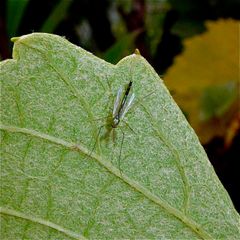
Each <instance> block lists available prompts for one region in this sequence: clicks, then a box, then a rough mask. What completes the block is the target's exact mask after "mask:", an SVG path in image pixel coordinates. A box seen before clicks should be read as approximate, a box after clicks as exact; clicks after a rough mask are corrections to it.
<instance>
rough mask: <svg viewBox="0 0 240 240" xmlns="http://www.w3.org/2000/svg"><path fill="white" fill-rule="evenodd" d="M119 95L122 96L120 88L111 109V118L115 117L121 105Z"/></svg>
mask: <svg viewBox="0 0 240 240" xmlns="http://www.w3.org/2000/svg"><path fill="white" fill-rule="evenodd" d="M121 95H122V88H121V87H120V88H119V89H118V92H117V97H116V100H115V103H114V107H113V117H115V116H116V115H117V112H118V110H119V107H120V104H121Z"/></svg>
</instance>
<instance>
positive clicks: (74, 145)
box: [0, 124, 213, 239]
mask: <svg viewBox="0 0 240 240" xmlns="http://www.w3.org/2000/svg"><path fill="white" fill-rule="evenodd" d="M0 129H2V130H4V131H8V132H13V133H22V134H26V135H29V136H31V137H36V138H40V139H42V140H45V141H49V142H51V143H54V144H57V145H61V146H63V147H65V148H68V149H70V150H72V151H77V152H81V153H83V154H85V155H87V156H88V157H89V158H92V159H94V160H96V161H98V162H99V163H100V164H101V165H102V166H103V167H105V168H106V169H107V170H108V171H109V172H110V173H111V174H113V175H115V176H116V177H118V178H119V179H121V180H122V181H124V182H125V183H127V184H128V185H129V186H130V187H132V188H133V189H135V190H136V191H138V192H140V193H141V194H143V195H144V196H145V197H146V198H147V199H149V200H150V201H152V202H154V203H155V204H157V205H158V206H160V207H161V208H163V209H164V210H165V211H166V212H168V213H169V214H171V215H172V216H174V217H175V218H177V219H178V220H180V221H181V222H183V223H184V224H185V225H186V226H187V227H189V228H190V229H191V230H192V231H193V232H194V233H195V234H197V235H198V236H199V237H200V238H202V239H213V237H212V236H210V235H209V234H208V233H207V232H206V231H204V230H203V229H202V228H201V226H200V225H199V224H197V223H196V222H195V221H194V220H192V219H190V218H189V217H187V216H186V215H184V214H183V213H182V212H181V211H179V210H178V209H176V208H174V207H172V206H171V205H169V204H168V203H167V202H165V201H164V200H161V199H160V198H159V197H158V196H156V195H154V194H153V193H152V192H150V191H149V190H148V189H146V188H145V187H144V186H142V185H140V184H139V183H138V182H136V181H134V180H133V179H131V178H129V177H128V176H127V175H125V174H124V173H122V172H121V171H120V170H119V169H117V168H116V167H115V166H114V165H113V164H111V162H110V161H107V160H106V159H103V158H102V157H100V156H99V155H97V154H95V153H92V152H91V151H90V150H88V149H87V148H86V147H84V146H83V145H80V144H77V143H74V142H67V141H65V140H63V139H60V138H57V137H54V136H51V135H48V134H45V133H41V132H38V131H35V130H32V129H27V128H19V127H15V126H9V125H4V124H0Z"/></svg>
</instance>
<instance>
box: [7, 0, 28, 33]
mask: <svg viewBox="0 0 240 240" xmlns="http://www.w3.org/2000/svg"><path fill="white" fill-rule="evenodd" d="M28 2H29V0H18V1H17V0H7V32H8V36H10V37H12V36H16V32H17V29H18V26H19V24H20V23H21V19H22V17H23V15H24V12H25V9H26V7H27V5H28Z"/></svg>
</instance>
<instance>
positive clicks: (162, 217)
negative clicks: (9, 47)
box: [0, 33, 240, 240]
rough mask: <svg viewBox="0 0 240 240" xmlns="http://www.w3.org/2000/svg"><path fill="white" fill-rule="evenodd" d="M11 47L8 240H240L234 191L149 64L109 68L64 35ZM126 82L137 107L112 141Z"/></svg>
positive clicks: (4, 128) (5, 172)
mask: <svg viewBox="0 0 240 240" xmlns="http://www.w3.org/2000/svg"><path fill="white" fill-rule="evenodd" d="M13 40H14V49H13V59H10V60H6V61H3V62H2V63H1V74H0V77H1V94H2V97H1V197H0V201H1V239H58V240H59V239H191V240H193V239H239V236H240V231H239V229H240V227H239V226H240V224H239V215H238V213H237V212H236V210H235V209H234V207H233V205H232V202H231V200H230V198H229V196H228V194H227V192H226V191H225V189H224V188H223V186H222V185H221V183H220V181H219V180H218V178H217V176H216V174H215V172H214V170H213V167H212V166H211V164H210V163H209V160H208V158H207V156H206V153H205V152H204V150H203V148H202V146H201V145H200V143H199V141H198V138H197V136H196V135H195V133H194V131H193V130H192V128H191V127H190V126H189V124H188V122H187V121H186V119H185V118H184V116H183V114H182V112H181V111H180V109H179V108H178V106H177V105H176V104H175V102H174V101H173V99H172V97H171V96H170V94H169V92H168V90H167V89H166V87H165V86H164V84H163V82H162V80H161V79H160V78H159V77H158V75H157V74H156V73H155V72H154V70H153V69H152V67H151V66H150V65H149V64H148V63H147V61H146V60H145V59H144V58H143V57H141V56H140V55H139V54H133V55H131V56H128V57H126V58H124V59H122V60H121V61H120V62H119V63H118V64H116V65H111V64H109V63H107V62H105V61H103V60H101V59H99V58H97V57H95V56H93V55H92V54H90V53H89V52H87V51H85V50H83V49H81V48H79V47H77V46H75V45H73V44H71V43H69V42H68V41H67V40H66V39H64V38H62V37H59V36H56V35H51V34H44V33H33V34H30V35H26V36H22V37H19V38H14V39H13ZM130 80H132V81H133V88H132V90H131V91H133V92H134V93H135V102H134V105H133V107H132V108H131V109H130V110H129V112H128V113H127V114H126V116H125V119H124V121H121V123H120V124H119V126H118V127H117V128H116V129H114V133H115V134H114V136H115V137H114V138H112V136H109V138H108V139H106V135H107V134H106V128H105V126H106V123H107V122H108V121H107V119H108V117H109V115H110V114H111V112H112V109H113V105H114V99H115V97H116V93H117V90H118V89H119V87H121V86H125V85H126V84H127V83H128V82H129V81H130ZM101 126H102V127H101ZM123 136H124V139H123ZM120 151H121V155H120ZM119 156H120V157H119ZM119 168H120V169H119Z"/></svg>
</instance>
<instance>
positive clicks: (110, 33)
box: [0, 0, 240, 212]
mask: <svg viewBox="0 0 240 240" xmlns="http://www.w3.org/2000/svg"><path fill="white" fill-rule="evenodd" d="M239 10H240V1H239V0H228V1H224V0H181V1H180V0H179V1H177V0H115V1H111V0H101V1H99V0H51V1H46V0H45V1H36V0H5V1H3V0H0V11H1V12H0V59H2V60H4V59H7V58H11V49H12V43H11V42H10V38H11V37H14V36H21V35H24V34H29V33H32V32H49V33H54V34H58V35H61V36H65V37H66V38H67V39H68V40H69V41H70V42H72V43H74V44H76V45H79V46H81V47H83V48H85V49H86V50H89V51H90V52H92V53H94V54H95V55H97V56H99V57H101V58H103V59H105V60H106V61H109V62H111V63H117V62H118V61H119V60H120V59H121V58H123V57H124V56H126V55H129V54H131V53H133V51H134V49H135V48H138V49H139V50H140V52H141V54H142V55H143V56H144V57H145V58H146V59H147V60H148V61H149V62H150V63H151V64H152V66H153V67H154V68H155V70H156V71H157V72H158V74H159V75H160V76H163V79H164V76H165V74H167V73H168V70H169V69H170V68H171V67H174V60H175V58H176V57H177V56H180V55H181V54H183V52H184V50H185V49H184V47H183V46H184V44H183V43H184V41H185V40H187V39H191V38H193V37H195V36H198V35H199V36H200V35H201V34H204V33H206V32H207V28H206V22H208V21H213V22H216V23H217V22H218V21H219V20H221V19H225V20H229V19H231V20H234V21H236V22H237V20H239V19H240V11H239ZM236 34H238V33H237V32H236ZM223 37H224V38H228V36H226V35H225V36H223ZM233 44H235V43H233ZM219 47H221V46H219ZM206 54H207V53H206ZM236 61H238V60H237V59H236ZM226 64H231V63H226ZM196 74H198V73H197V72H196ZM235 80H236V81H239V76H238V79H235ZM191 81H194V79H192V80H191ZM165 83H166V85H167V86H168V82H167V81H166V82H165ZM216 84H217V83H216ZM236 89H237V91H238V94H237V98H235V100H234V101H233V103H232V104H230V106H229V109H228V110H229V111H226V112H225V113H224V114H222V115H221V116H217V121H216V122H214V123H215V125H217V124H218V123H219V121H222V120H223V119H228V122H227V124H226V126H225V129H224V133H221V134H216V133H214V134H212V135H211V137H209V138H208V140H207V141H202V144H203V145H204V148H205V150H206V152H207V154H208V156H209V159H210V161H211V162H212V164H213V166H214V168H215V171H216V173H217V175H218V176H219V178H220V180H221V181H222V183H223V185H224V186H225V188H226V189H227V191H228V193H229V195H230V197H231V198H232V201H233V203H234V205H235V207H236V209H237V210H238V211H239V212H240V191H239V189H240V177H239V161H240V156H239V155H240V154H239V152H240V134H239V129H240V115H239V104H238V101H239V84H237V85H236ZM170 91H171V89H170ZM171 93H172V95H173V97H174V92H173V91H172V92H171ZM212 94H213V95H214V92H213V93H212ZM213 95H211V98H209V99H210V100H208V101H207V104H208V107H209V106H211V107H212V108H213V112H214V106H215V105H214V104H213V103H212V102H211V99H216V97H215V96H213ZM176 101H177V100H176ZM180 107H181V108H182V110H183V112H184V113H185V115H186V117H187V118H188V116H190V115H191V112H185V111H184V105H183V106H180ZM229 112H231V114H229ZM232 112H234V114H233V113H232ZM226 114H227V115H226ZM211 118H212V119H210V120H211V121H215V120H216V116H214V115H213V116H211ZM190 124H191V121H190ZM205 124H209V123H208V122H206V123H205ZM219 128H220V127H219ZM195 130H196V129H195ZM197 134H198V135H199V137H200V140H201V135H200V133H198V132H197ZM229 136H230V137H229Z"/></svg>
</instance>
